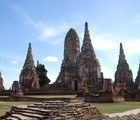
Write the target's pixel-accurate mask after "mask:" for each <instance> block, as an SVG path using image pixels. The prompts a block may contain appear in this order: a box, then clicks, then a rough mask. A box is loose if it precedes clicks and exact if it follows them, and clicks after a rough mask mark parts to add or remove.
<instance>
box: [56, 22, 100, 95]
mask: <svg viewBox="0 0 140 120" xmlns="http://www.w3.org/2000/svg"><path fill="white" fill-rule="evenodd" d="M56 83H61V84H62V85H64V84H65V85H66V87H68V88H70V89H72V90H75V91H78V92H85V91H86V92H90V93H93V92H95V91H98V90H101V89H102V88H103V74H102V72H101V69H100V64H99V61H98V59H97V58H96V55H95V52H94V49H93V46H92V43H91V39H90V34H89V30H88V23H87V22H86V23H85V31H84V39H83V45H82V48H81V52H80V44H79V37H78V35H77V33H76V31H75V30H74V29H73V28H71V29H70V30H69V31H68V33H67V35H66V37H65V45H64V60H63V61H62V65H61V71H60V74H59V76H58V78H57V80H56Z"/></svg>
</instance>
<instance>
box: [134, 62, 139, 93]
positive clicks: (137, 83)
mask: <svg viewBox="0 0 140 120" xmlns="http://www.w3.org/2000/svg"><path fill="white" fill-rule="evenodd" d="M135 90H140V63H139V69H138V73H137V77H136V79H135Z"/></svg>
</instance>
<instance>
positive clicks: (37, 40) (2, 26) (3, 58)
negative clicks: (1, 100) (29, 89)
mask: <svg viewBox="0 0 140 120" xmlns="http://www.w3.org/2000/svg"><path fill="white" fill-rule="evenodd" d="M139 5H140V1H139V0H69V1H66V0H1V1H0V71H1V72H2V77H3V79H4V86H5V88H7V89H8V88H10V87H11V84H12V82H13V81H14V80H19V74H20V71H21V69H22V67H23V64H24V60H25V57H26V53H27V48H28V43H29V42H31V43H32V48H33V56H34V61H35V63H36V61H37V60H39V61H40V63H42V64H44V65H45V67H46V69H47V70H48V77H49V78H50V79H51V81H52V82H53V81H55V80H56V78H57V76H58V74H59V71H60V66H61V62H62V59H63V49H64V38H65V35H66V33H67V31H68V30H69V29H70V28H74V29H75V30H76V31H77V33H78V35H79V38H80V44H81V45H82V40H83V32H84V23H85V21H88V24H89V31H90V36H91V39H92V43H93V47H94V49H95V52H96V56H97V58H98V59H99V62H100V64H101V70H102V71H103V73H104V76H105V77H107V78H112V80H114V73H115V71H116V66H117V63H118V56H119V43H120V42H122V43H123V47H124V52H125V55H126V59H127V62H128V63H129V66H130V69H132V72H133V78H134V79H135V77H136V75H137V71H138V66H139V59H140V46H139V45H140V9H139Z"/></svg>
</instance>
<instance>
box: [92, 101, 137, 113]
mask: <svg viewBox="0 0 140 120" xmlns="http://www.w3.org/2000/svg"><path fill="white" fill-rule="evenodd" d="M91 104H92V105H94V106H96V107H97V108H98V109H99V110H100V112H102V113H107V114H112V113H121V112H125V111H128V110H132V109H140V102H124V103H91Z"/></svg>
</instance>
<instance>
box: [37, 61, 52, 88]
mask: <svg viewBox="0 0 140 120" xmlns="http://www.w3.org/2000/svg"><path fill="white" fill-rule="evenodd" d="M36 71H37V74H38V76H39V84H40V87H43V88H44V87H45V86H46V85H48V84H49V83H50V79H49V78H48V77H47V70H46V69H45V66H44V65H43V64H40V63H38V64H37V67H36Z"/></svg>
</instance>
